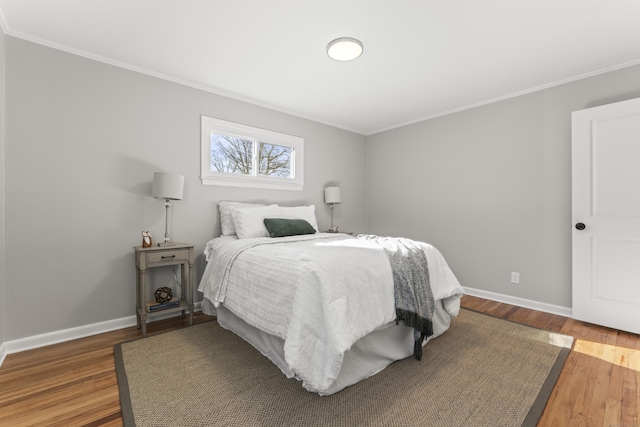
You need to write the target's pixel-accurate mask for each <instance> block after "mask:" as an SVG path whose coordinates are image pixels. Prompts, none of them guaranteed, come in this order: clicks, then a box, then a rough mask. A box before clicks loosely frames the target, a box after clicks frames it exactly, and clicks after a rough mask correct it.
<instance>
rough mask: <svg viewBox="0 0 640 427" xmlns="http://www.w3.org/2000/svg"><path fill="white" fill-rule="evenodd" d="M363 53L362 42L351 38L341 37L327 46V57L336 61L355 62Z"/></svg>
mask: <svg viewBox="0 0 640 427" xmlns="http://www.w3.org/2000/svg"><path fill="white" fill-rule="evenodd" d="M362 51H363V47H362V42H361V41H360V40H356V39H354V38H351V37H340V38H339V39H335V40H333V41H332V42H331V43H329V44H328V45H327V55H329V58H331V59H333V60H335V61H351V60H354V59H356V58H357V57H359V56H360V55H362Z"/></svg>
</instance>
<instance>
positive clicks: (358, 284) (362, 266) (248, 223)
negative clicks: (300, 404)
mask: <svg viewBox="0 0 640 427" xmlns="http://www.w3.org/2000/svg"><path fill="white" fill-rule="evenodd" d="M219 207H220V220H221V226H222V227H221V228H222V236H220V237H217V238H214V239H212V240H210V241H209V242H208V243H207V245H206V247H205V258H206V260H207V265H206V268H205V272H204V274H203V277H202V280H201V282H200V285H199V287H198V290H199V291H200V292H202V293H203V296H204V299H203V302H202V310H203V312H205V313H207V314H214V315H216V316H217V320H218V323H219V324H220V325H221V326H222V327H223V328H226V329H228V330H230V331H232V332H234V333H236V334H237V335H239V336H240V337H242V338H243V339H244V340H246V341H247V342H249V343H250V344H251V345H253V346H254V347H255V348H256V349H258V350H259V351H260V352H261V353H262V354H263V355H265V356H266V357H267V358H269V359H270V360H271V361H272V362H273V363H274V364H275V365H277V366H278V367H279V368H280V370H281V371H282V372H283V373H284V374H285V375H286V376H287V377H289V378H296V379H298V380H300V381H301V382H302V386H303V387H304V388H305V389H307V390H309V391H311V392H315V393H318V394H320V395H330V394H333V393H336V392H338V391H340V390H342V389H343V388H345V387H347V386H349V385H352V384H355V383H356V382H358V381H360V380H362V379H365V378H367V377H370V376H371V375H374V374H376V373H377V372H380V371H381V370H382V369H384V368H385V367H386V366H388V365H389V364H390V363H392V362H393V361H395V360H400V359H404V358H407V357H410V356H411V355H412V354H415V353H414V341H415V340H416V332H415V330H414V328H410V327H407V326H404V325H403V324H402V323H399V324H397V322H396V312H397V310H396V302H395V301H394V279H395V276H394V271H393V269H392V266H391V262H390V260H389V257H388V256H389V254H388V250H385V248H384V247H383V246H381V245H380V244H379V242H377V241H374V239H371V236H362V235H361V236H351V235H348V234H342V233H321V232H318V231H317V230H318V228H317V221H316V219H315V208H314V207H313V206H301V207H280V206H277V205H269V206H264V205H249V204H243V203H237V202H221V203H220V204H219ZM265 218H267V221H271V222H276V221H278V224H280V225H282V223H284V224H285V225H286V226H285V227H284V229H285V231H284V232H283V231H282V230H281V229H278V230H279V232H278V233H275V234H274V233H273V227H269V228H267V227H266V226H265V222H266V221H265ZM285 221H289V222H285ZM294 223H295V224H297V225H300V224H302V225H303V228H304V230H306V233H304V234H296V233H298V232H299V231H300V230H298V229H297V228H296V227H293V230H294V232H295V233H294V234H292V235H290V234H291V230H289V231H287V227H289V226H290V224H294ZM281 228H282V227H281ZM290 228H291V227H290ZM296 230H297V231H296ZM287 233H289V234H287ZM282 234H284V235H282ZM271 236H275V237H271ZM411 242H412V244H415V245H418V247H419V248H420V253H421V254H422V253H423V254H424V258H425V259H426V264H427V266H428V282H429V289H430V291H431V293H432V296H433V299H432V300H433V303H432V307H433V309H432V318H431V322H432V332H433V333H432V334H431V335H430V336H429V337H427V338H426V339H425V340H424V343H423V345H424V344H427V342H429V341H430V340H432V339H434V338H436V337H437V336H439V335H441V334H443V333H444V332H445V331H446V330H447V329H448V328H449V325H450V323H451V319H453V318H454V317H455V316H456V315H457V314H458V312H459V309H460V297H461V296H462V294H463V289H462V287H461V286H460V284H459V283H458V281H457V279H456V277H455V276H454V274H453V272H452V271H451V269H450V268H449V266H448V265H447V263H446V261H445V260H444V258H443V257H442V255H441V254H440V252H439V251H438V250H437V249H436V248H434V247H433V246H431V245H428V244H426V243H422V242H413V241H411ZM421 342H422V340H421ZM427 349H428V347H427ZM416 363H420V362H416Z"/></svg>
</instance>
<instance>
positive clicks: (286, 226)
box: [264, 218, 316, 237]
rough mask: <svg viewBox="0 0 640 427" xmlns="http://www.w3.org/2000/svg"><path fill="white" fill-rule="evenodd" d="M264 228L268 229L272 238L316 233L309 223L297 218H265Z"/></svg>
mask: <svg viewBox="0 0 640 427" xmlns="http://www.w3.org/2000/svg"><path fill="white" fill-rule="evenodd" d="M264 226H265V227H267V231H268V232H269V236H271V237H285V236H298V235H301V234H315V232H316V229H315V228H313V226H312V225H311V224H309V222H307V221H305V220H304V219H297V218H295V219H294V218H265V219H264Z"/></svg>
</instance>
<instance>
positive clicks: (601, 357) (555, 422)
mask: <svg viewBox="0 0 640 427" xmlns="http://www.w3.org/2000/svg"><path fill="white" fill-rule="evenodd" d="M462 305H463V307H467V308H470V309H473V310H476V311H481V312H484V313H488V314H491V315H494V316H497V317H500V318H503V319H509V320H512V321H515V322H518V323H523V324H527V325H531V326H535V327H538V328H543V329H546V330H550V331H555V332H559V333H563V334H567V335H572V336H573V337H575V342H574V348H573V350H572V351H571V354H570V355H569V357H568V359H567V361H566V363H565V366H564V368H563V370H562V373H561V375H560V378H559V379H558V382H557V383H556V385H555V388H554V390H553V392H552V394H551V397H550V398H549V401H548V403H547V406H546V408H545V411H544V414H543V415H542V418H541V419H540V422H539V423H538V426H544V427H547V426H548V427H551V426H553V427H557V426H569V427H572V426H594V427H614V426H615V427H623V426H624V427H634V426H635V427H640V387H639V386H638V385H639V384H640V336H638V335H634V334H629V333H626V332H621V331H617V330H613V329H608V328H604V327H600V326H595V325H591V324H587V323H584V322H578V321H574V320H573V319H569V318H566V317H562V316H556V315H552V314H548V313H543V312H539V311H535V310H529V309H525V308H520V307H515V306H512V305H508V304H502V303H498V302H494V301H489V300H484V299H481V298H475V297H470V296H465V297H464V298H463V300H462ZM212 319H213V318H212V317H210V316H206V315H204V314H201V313H197V315H196V316H194V323H200V322H206V321H210V320H212ZM187 324H188V323H186V322H185V321H184V320H183V319H181V318H180V317H177V318H174V319H168V320H164V321H161V322H154V323H151V324H149V325H148V333H149V335H152V334H157V333H160V332H165V331H169V330H173V329H178V328H182V327H184V326H186V325H187ZM140 336H141V333H140V331H139V330H138V329H137V328H135V327H133V328H127V329H123V330H119V331H114V332H109V333H105V334H101V335H96V336H93V337H88V338H83V339H79V340H76V341H71V342H67V343H62V344H57V345H53V346H49V347H44V348H40V349H36V350H30V351H25V352H23V353H17V354H12V355H9V356H7V358H6V360H5V362H4V364H3V365H2V367H0V426H12V427H14V426H15V427H18V426H65V427H68V426H120V425H122V418H121V416H120V403H119V396H118V386H117V380H116V375H115V367H114V360H113V346H114V345H115V344H117V343H120V342H124V341H129V340H132V339H136V338H138V337H140ZM479 427H481V426H479Z"/></svg>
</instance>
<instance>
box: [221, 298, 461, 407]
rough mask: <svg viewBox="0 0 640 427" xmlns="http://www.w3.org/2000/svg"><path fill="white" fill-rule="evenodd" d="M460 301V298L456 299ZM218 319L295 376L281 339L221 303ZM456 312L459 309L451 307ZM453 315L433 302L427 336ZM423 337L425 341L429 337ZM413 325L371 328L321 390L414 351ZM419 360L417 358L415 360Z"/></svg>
mask: <svg viewBox="0 0 640 427" xmlns="http://www.w3.org/2000/svg"><path fill="white" fill-rule="evenodd" d="M456 302H457V303H458V304H459V299H456ZM215 311H216V316H217V318H218V323H219V324H220V326H222V327H223V328H225V329H228V330H230V331H231V332H233V333H235V334H236V335H238V336H240V337H241V338H242V339H244V340H245V341H247V342H248V343H249V344H251V345H252V346H253V347H255V348H256V349H257V350H258V351H260V353H262V354H263V355H264V356H266V357H267V358H268V359H269V360H271V361H272V362H273V363H274V364H275V365H276V366H278V367H279V368H280V370H281V371H282V372H283V373H284V374H285V375H286V376H287V377H288V378H293V377H295V373H294V372H292V371H291V370H290V369H289V367H288V366H287V363H286V362H285V358H284V350H283V348H284V340H282V339H281V338H278V337H276V336H273V335H270V334H267V333H265V332H263V331H261V330H260V329H258V328H256V327H254V326H251V325H249V324H248V323H246V322H245V321H244V320H242V319H240V318H239V317H238V316H236V315H235V314H233V313H232V312H231V311H229V310H228V309H226V308H224V305H221V306H220V307H218V308H216V309H215ZM452 312H455V313H457V312H458V310H455V311H452ZM451 318H452V316H451V315H450V314H449V313H448V312H447V311H446V310H445V308H444V306H443V301H442V300H438V301H436V302H435V311H434V314H433V332H434V334H433V336H432V337H430V338H429V340H431V339H433V338H436V337H438V336H440V335H442V334H443V333H444V332H445V331H446V330H447V329H449V326H450V324H451ZM429 340H426V341H425V344H426V343H427V342H428V341H429ZM413 344H414V338H413V329H412V328H408V327H406V326H403V325H396V324H395V322H392V323H389V324H387V325H385V326H382V327H381V328H379V329H377V330H375V331H373V332H371V333H370V334H369V335H367V336H365V337H363V338H362V339H360V340H359V341H357V342H356V343H355V344H354V345H353V346H352V347H351V348H350V349H349V350H348V351H347V352H346V353H345V355H344V360H343V363H342V367H341V370H340V374H339V375H338V377H337V378H336V380H335V382H334V383H333V384H332V385H331V387H330V388H329V389H328V390H326V391H324V392H322V393H320V394H321V395H330V394H334V393H337V392H338V391H340V390H342V389H343V388H345V387H348V386H350V385H353V384H355V383H357V382H358V381H361V380H363V379H365V378H368V377H370V376H372V375H375V374H377V373H378V372H380V371H382V370H383V369H384V368H386V367H387V366H388V365H389V364H391V363H392V362H394V361H396V360H401V359H405V358H407V357H409V356H412V355H413ZM416 363H420V362H416Z"/></svg>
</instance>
